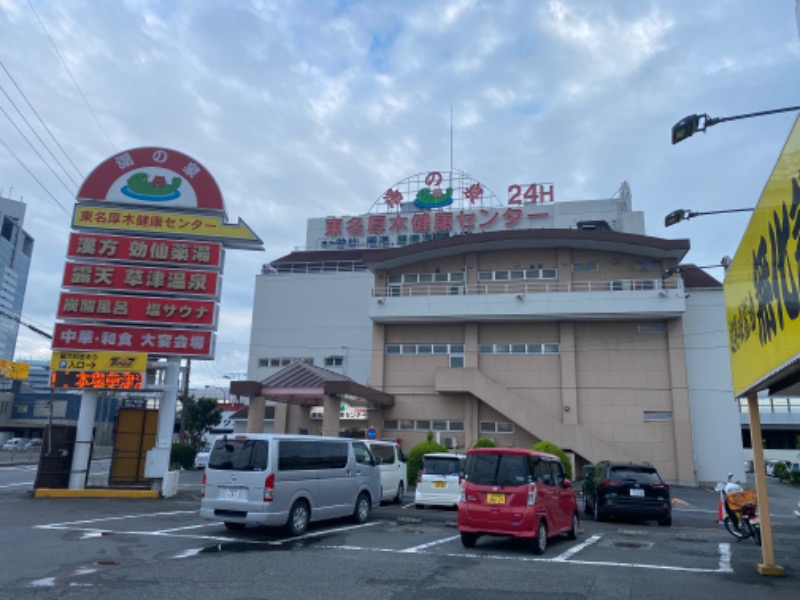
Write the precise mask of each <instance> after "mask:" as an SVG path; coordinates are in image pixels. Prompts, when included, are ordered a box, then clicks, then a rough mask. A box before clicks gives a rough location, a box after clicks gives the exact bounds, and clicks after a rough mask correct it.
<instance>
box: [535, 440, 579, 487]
mask: <svg viewBox="0 0 800 600" xmlns="http://www.w3.org/2000/svg"><path fill="white" fill-rule="evenodd" d="M531 450H536V451H537V452H547V453H548V454H555V455H556V456H557V457H558V458H559V459H561V464H562V465H564V473H566V474H567V479H572V463H571V462H570V461H569V457H568V456H567V454H566V452H564V451H563V450H562V449H561V448H559V447H558V446H556V445H555V444H554V443H553V442H548V441H547V440H542V441H541V442H537V443H535V444H534V445H533V446H531Z"/></svg>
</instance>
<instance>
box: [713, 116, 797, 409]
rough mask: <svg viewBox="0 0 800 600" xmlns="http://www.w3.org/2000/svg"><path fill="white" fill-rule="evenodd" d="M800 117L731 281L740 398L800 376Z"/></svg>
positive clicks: (729, 308)
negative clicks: (799, 374)
mask: <svg viewBox="0 0 800 600" xmlns="http://www.w3.org/2000/svg"><path fill="white" fill-rule="evenodd" d="M799 172H800V117H798V119H797V120H796V121H795V124H794V127H793V128H792V131H791V133H790V134H789V139H788V140H787V142H786V145H785V146H784V147H783V151H782V152H781V154H780V156H779V157H778V162H777V164H776V165H775V168H774V170H773V171H772V174H771V176H770V178H769V180H768V181H767V185H766V186H765V188H764V191H763V193H762V194H761V198H760V200H759V201H758V205H757V206H756V209H755V211H754V212H753V216H752V217H751V218H750V223H749V224H748V226H747V230H746V231H745V233H744V236H743V237H742V241H741V243H740V244H739V248H738V249H737V251H736V255H735V256H734V258H733V261H732V262H731V264H730V267H729V269H728V272H727V274H726V275H725V285H724V288H725V313H726V317H727V321H728V338H729V343H730V352H731V369H732V371H733V391H734V394H735V395H736V396H744V395H746V394H748V393H751V392H756V391H759V390H762V389H766V388H768V387H769V386H770V385H772V384H774V383H776V382H778V381H779V380H781V379H785V378H786V377H787V376H788V375H791V374H792V372H797V371H800V366H799V365H798V361H800V346H798V344H797V340H798V339H800V264H798V261H797V256H798V255H800V233H798V232H800V210H798V207H800V175H798V173H799Z"/></svg>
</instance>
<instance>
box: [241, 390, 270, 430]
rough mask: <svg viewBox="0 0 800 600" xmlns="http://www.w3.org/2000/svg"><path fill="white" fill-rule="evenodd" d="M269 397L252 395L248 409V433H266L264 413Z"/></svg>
mask: <svg viewBox="0 0 800 600" xmlns="http://www.w3.org/2000/svg"><path fill="white" fill-rule="evenodd" d="M266 404H267V399H266V398H265V397H264V396H251V397H250V405H249V407H248V409H247V428H246V429H245V431H246V432H247V433H264V415H265V414H266Z"/></svg>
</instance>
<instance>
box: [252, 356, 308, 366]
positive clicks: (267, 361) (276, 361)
mask: <svg viewBox="0 0 800 600" xmlns="http://www.w3.org/2000/svg"><path fill="white" fill-rule="evenodd" d="M295 362H301V363H304V364H306V365H313V364H314V359H313V358H259V359H258V366H259V367H286V366H288V365H290V364H292V363H295Z"/></svg>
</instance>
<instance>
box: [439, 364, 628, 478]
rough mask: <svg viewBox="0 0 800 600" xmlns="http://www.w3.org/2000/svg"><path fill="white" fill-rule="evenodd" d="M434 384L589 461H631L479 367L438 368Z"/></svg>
mask: <svg viewBox="0 0 800 600" xmlns="http://www.w3.org/2000/svg"><path fill="white" fill-rule="evenodd" d="M434 386H435V389H436V391H437V392H439V393H440V394H472V395H473V396H475V397H476V398H478V399H479V400H481V401H482V402H485V403H486V404H488V405H489V406H491V407H492V408H493V409H495V410H496V411H498V412H500V413H502V414H504V415H505V416H506V417H508V418H509V419H510V420H512V421H514V423H516V424H517V425H519V426H520V427H523V428H524V429H525V430H527V431H529V432H530V433H531V434H532V435H534V436H535V437H537V438H539V439H540V440H547V441H550V442H553V443H554V444H556V445H557V446H558V447H560V448H563V449H564V450H569V451H572V452H574V453H575V454H578V455H580V456H581V457H583V458H584V459H585V460H588V461H589V462H591V463H596V462H598V461H601V460H615V461H622V462H630V461H632V460H633V459H631V458H630V457H629V456H628V455H627V454H625V453H624V452H622V451H621V450H619V449H618V448H616V447H614V446H613V445H612V444H609V443H608V442H606V441H605V440H603V439H600V438H599V437H597V436H596V435H593V434H592V433H591V432H589V430H588V428H587V427H586V426H584V425H580V424H571V423H562V422H561V421H559V420H556V419H554V418H553V417H552V415H550V414H548V413H547V412H546V411H544V410H543V409H541V408H540V407H538V406H536V405H535V404H533V403H532V402H530V401H527V400H524V399H523V398H521V397H520V396H518V395H517V394H515V393H514V392H512V391H511V390H509V389H508V388H506V387H505V386H504V385H502V384H500V383H498V382H497V381H495V380H494V379H492V378H491V377H489V376H488V375H486V374H485V373H483V372H482V371H480V370H479V369H474V368H465V369H449V368H444V369H437V370H436V381H435V384H434Z"/></svg>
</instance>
